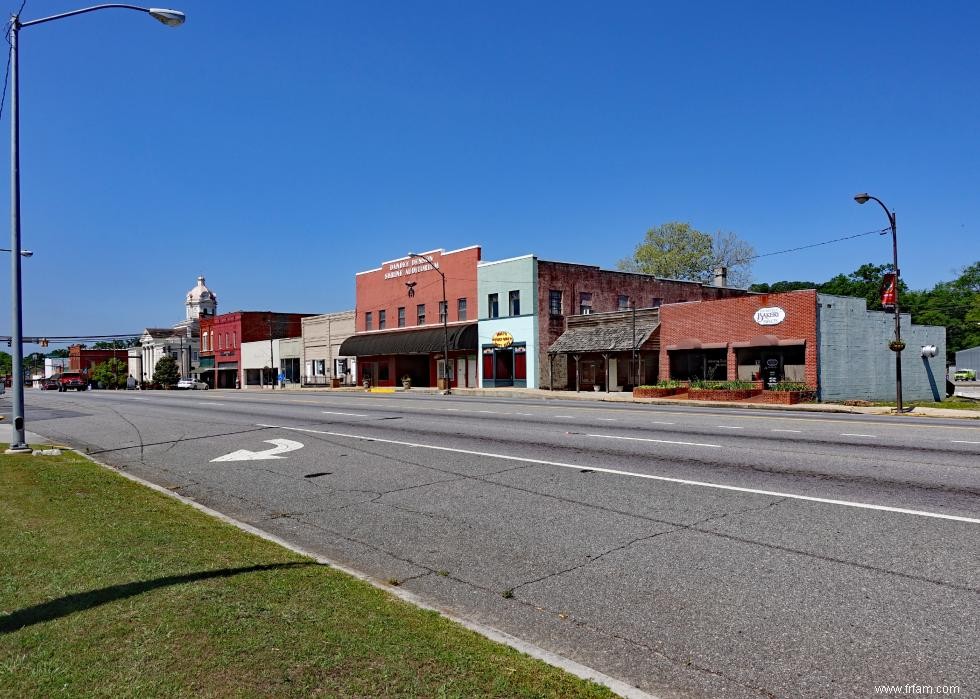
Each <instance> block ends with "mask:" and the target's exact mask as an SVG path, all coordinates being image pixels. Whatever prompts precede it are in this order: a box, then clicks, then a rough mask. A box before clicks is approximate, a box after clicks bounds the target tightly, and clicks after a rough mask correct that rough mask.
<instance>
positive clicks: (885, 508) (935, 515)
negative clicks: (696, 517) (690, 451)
mask: <svg viewBox="0 0 980 699" xmlns="http://www.w3.org/2000/svg"><path fill="white" fill-rule="evenodd" d="M256 427H267V428H270V429H278V430H291V431H293V432H309V433H310V434H325V435H328V436H330V437H346V438H348V439H361V440H364V441H367V442H381V443H383V444H397V445H400V446H405V447H416V448H418V449H432V450H433V451H448V452H454V453H456V454H469V455H471V456H485V457H487V458H490V459H500V460H502V461H518V462H521V463H528V464H540V465H542V466H556V467H558V468H574V469H576V470H577V471H581V470H582V469H583V468H587V469H589V470H590V471H592V472H595V473H610V474H613V475H616V476H629V477H631V478H644V479H646V480H651V481H664V482H666V483H678V484H681V485H691V486H696V487H699V488H714V489H716V490H730V491H733V492H737V493H750V494H752V495H766V496H768V497H774V498H788V499H790V500H805V501H807V502H818V503H821V504H824V505H840V506H842V507H854V508H857V509H861V510H877V511H879V512H895V513H897V514H903V515H914V516H916V517H929V518H932V519H948V520H951V521H954V522H966V523H968V524H980V519H977V518H974V517H961V516H959V515H946V514H942V513H940V512H927V511H925V510H910V509H906V508H904V507H891V506H889V505H873V504H871V503H866V502H852V501H849V500H833V499H830V498H818V497H814V496H812V495H798V494H796V493H780V492H777V491H774V490H760V489H758V488H743V487H741V486H737V485H723V484H721V483H708V482H705V481H692V480H688V479H686V478H671V477H669V476H654V475H652V474H649V473H635V472H633V471H623V470H620V469H615V468H602V467H600V466H585V465H583V464H569V463H564V462H562V461H546V460H544V459H531V458H528V457H525V456H510V455H508V454H492V453H490V452H485V451H473V450H470V449H455V448H453V447H440V446H436V445H434V444H418V443H416V442H402V441H400V440H395V439H382V438H380V437H369V436H367V435H363V434H349V433H345V432H327V431H326V430H314V429H310V428H305V427H286V426H285V425H266V424H263V423H257V424H256Z"/></svg>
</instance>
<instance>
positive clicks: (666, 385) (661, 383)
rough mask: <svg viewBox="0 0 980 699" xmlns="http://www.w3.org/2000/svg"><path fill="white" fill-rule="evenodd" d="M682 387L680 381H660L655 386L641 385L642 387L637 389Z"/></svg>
mask: <svg viewBox="0 0 980 699" xmlns="http://www.w3.org/2000/svg"><path fill="white" fill-rule="evenodd" d="M683 385H684V384H683V383H682V382H681V381H675V380H674V379H661V380H660V381H658V382H657V383H655V384H643V385H642V386H637V388H680V387H681V386H683Z"/></svg>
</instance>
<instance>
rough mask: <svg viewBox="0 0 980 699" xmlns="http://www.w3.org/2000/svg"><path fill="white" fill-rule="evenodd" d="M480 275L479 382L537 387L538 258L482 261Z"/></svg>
mask: <svg viewBox="0 0 980 699" xmlns="http://www.w3.org/2000/svg"><path fill="white" fill-rule="evenodd" d="M476 279H477V282H476V286H477V299H478V303H477V307H478V331H477V336H478V340H477V350H478V352H479V353H480V366H479V372H478V375H479V385H480V386H481V387H484V388H496V387H501V386H515V387H520V388H538V387H539V386H538V374H539V371H538V369H539V367H538V366H537V362H538V351H537V349H538V330H539V327H538V320H539V318H540V309H538V307H537V306H538V289H537V283H538V282H537V280H538V274H537V259H536V258H535V257H534V255H523V256H521V257H512V258H510V259H507V260H496V261H493V262H480V263H479V264H478V265H477V270H476Z"/></svg>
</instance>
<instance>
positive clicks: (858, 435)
mask: <svg viewBox="0 0 980 699" xmlns="http://www.w3.org/2000/svg"><path fill="white" fill-rule="evenodd" d="M840 436H841V437H873V438H876V437H877V436H878V435H876V434H858V433H857V432H841V433H840Z"/></svg>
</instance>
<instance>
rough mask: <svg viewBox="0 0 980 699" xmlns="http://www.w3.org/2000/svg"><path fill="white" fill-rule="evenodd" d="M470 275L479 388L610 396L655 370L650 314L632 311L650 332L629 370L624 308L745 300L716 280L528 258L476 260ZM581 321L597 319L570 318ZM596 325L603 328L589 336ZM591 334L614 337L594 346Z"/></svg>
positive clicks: (628, 323)
mask: <svg viewBox="0 0 980 699" xmlns="http://www.w3.org/2000/svg"><path fill="white" fill-rule="evenodd" d="M478 271H479V274H478V279H479V282H478V287H479V288H478V294H479V313H480V315H479V319H480V326H479V342H480V352H481V355H482V357H483V361H482V362H481V366H480V372H481V373H480V381H481V383H480V385H481V386H484V387H494V386H522V387H524V386H526V387H528V388H538V387H542V388H554V389H565V388H574V387H576V385H578V386H579V387H581V388H585V389H587V390H591V389H592V388H593V387H595V386H600V387H603V388H606V387H609V386H613V387H616V390H618V389H620V388H622V387H625V386H629V385H632V384H633V383H634V382H635V378H634V377H636V376H637V375H639V376H640V377H649V376H655V375H656V372H657V367H658V364H659V357H658V355H657V351H656V338H654V339H653V340H652V343H653V344H650V342H651V340H650V337H649V335H650V333H651V332H652V328H650V327H647V326H649V325H650V323H651V322H652V323H654V325H655V324H656V321H655V320H651V318H654V319H655V318H656V313H653V314H650V313H640V316H641V324H644V327H645V328H647V330H649V331H650V332H647V333H646V335H647V337H646V338H645V339H643V342H644V343H647V344H646V346H644V347H642V348H638V349H642V352H641V353H640V357H639V360H640V361H639V364H640V366H633V367H630V362H631V360H632V356H633V352H632V350H633V347H632V337H633V327H632V326H633V319H632V312H631V311H630V309H632V308H633V307H635V308H637V309H640V310H641V311H642V310H645V309H655V308H659V307H660V306H661V305H662V304H665V303H675V302H681V301H694V300H701V299H716V298H726V297H732V296H744V295H745V294H746V292H745V291H744V290H742V289H732V288H730V287H726V286H724V280H723V278H719V279H718V285H717V286H714V285H706V284H702V283H700V282H692V281H681V280H675V279H659V278H657V277H654V276H652V275H648V274H636V273H632V272H619V271H615V270H608V269H601V268H599V267H597V266H595V265H584V264H574V263H568V262H554V261H549V260H539V259H538V258H537V257H535V256H534V255H524V256H522V257H515V258H510V259H507V260H498V261H491V262H483V263H481V264H480V265H479V267H478ZM627 311H630V312H629V313H628V315H623V313H625V312H627ZM588 315H601V316H602V318H601V319H600V318H592V319H584V320H583V319H579V318H578V317H579V316H588ZM573 319H574V320H573ZM599 325H601V326H602V328H603V330H602V331H601V333H599V334H597V333H596V332H595V328H597V327H599ZM573 326H574V327H573ZM590 328H591V329H590ZM616 328H618V329H616ZM599 335H603V336H604V337H605V339H606V340H609V339H610V338H611V337H612V336H613V335H615V337H616V338H617V339H616V340H615V341H614V342H613V344H611V345H609V344H608V343H607V345H602V344H601V339H600V337H599ZM627 336H628V337H629V338H630V341H629V343H627V342H626V340H625V338H626V337H627ZM560 338H562V342H561V343H560V344H557V345H556V343H557V342H558V340H559V339H560ZM597 342H598V343H600V344H597ZM624 343H625V344H624ZM638 372H639V373H638Z"/></svg>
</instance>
